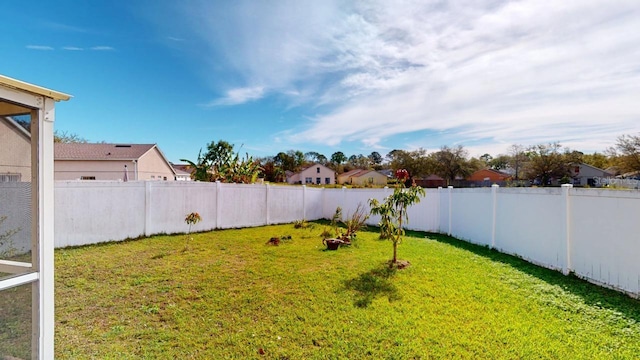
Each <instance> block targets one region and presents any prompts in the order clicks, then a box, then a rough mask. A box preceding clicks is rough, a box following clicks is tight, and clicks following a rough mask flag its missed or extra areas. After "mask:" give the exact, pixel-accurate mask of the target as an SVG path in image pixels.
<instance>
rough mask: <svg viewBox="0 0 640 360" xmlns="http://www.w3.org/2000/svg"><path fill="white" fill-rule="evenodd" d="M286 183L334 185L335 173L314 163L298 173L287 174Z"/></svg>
mask: <svg viewBox="0 0 640 360" xmlns="http://www.w3.org/2000/svg"><path fill="white" fill-rule="evenodd" d="M287 182H288V183H289V184H316V185H321V184H324V185H333V184H335V183H336V172H335V171H333V170H332V169H330V168H328V167H326V166H324V165H322V164H317V163H316V164H313V165H311V166H307V167H305V168H303V169H302V170H301V171H300V172H298V173H290V172H287Z"/></svg>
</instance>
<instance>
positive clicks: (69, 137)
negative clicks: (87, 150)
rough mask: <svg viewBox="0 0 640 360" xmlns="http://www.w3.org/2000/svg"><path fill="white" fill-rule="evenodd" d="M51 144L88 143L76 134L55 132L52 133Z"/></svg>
mask: <svg viewBox="0 0 640 360" xmlns="http://www.w3.org/2000/svg"><path fill="white" fill-rule="evenodd" d="M53 142H55V143H62V144H86V143H88V142H89V141H87V139H85V138H83V137H80V136H79V135H78V134H74V133H70V132H67V131H59V130H55V131H54V132H53Z"/></svg>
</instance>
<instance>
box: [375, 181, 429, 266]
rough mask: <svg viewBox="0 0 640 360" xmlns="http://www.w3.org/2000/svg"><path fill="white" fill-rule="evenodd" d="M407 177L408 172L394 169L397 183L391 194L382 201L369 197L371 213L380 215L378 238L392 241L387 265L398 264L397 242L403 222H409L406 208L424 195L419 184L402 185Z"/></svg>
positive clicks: (400, 237)
mask: <svg viewBox="0 0 640 360" xmlns="http://www.w3.org/2000/svg"><path fill="white" fill-rule="evenodd" d="M408 177H409V173H408V172H407V171H406V170H404V169H400V170H397V171H396V178H397V179H398V184H397V185H396V188H395V189H394V191H393V194H391V195H389V196H387V197H386V198H385V200H384V202H383V203H380V202H379V201H378V200H377V199H370V200H369V206H370V207H371V214H373V215H380V217H381V222H380V238H382V239H391V240H392V242H393V258H392V259H391V261H390V262H389V267H393V266H394V265H397V264H398V244H399V243H400V242H401V241H402V236H403V235H404V228H403V223H405V224H406V223H408V222H409V216H408V215H407V208H408V207H409V206H411V205H413V204H417V203H419V202H420V197H421V196H425V191H424V189H423V188H421V187H419V186H411V187H409V188H408V189H406V188H404V186H403V185H402V184H403V183H404V181H406V180H407V179H408Z"/></svg>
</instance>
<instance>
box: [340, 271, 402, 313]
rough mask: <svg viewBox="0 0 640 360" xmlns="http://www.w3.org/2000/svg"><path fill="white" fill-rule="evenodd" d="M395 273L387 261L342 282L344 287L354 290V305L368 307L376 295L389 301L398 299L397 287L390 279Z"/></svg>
mask: <svg viewBox="0 0 640 360" xmlns="http://www.w3.org/2000/svg"><path fill="white" fill-rule="evenodd" d="M395 273H396V269H395V268H390V267H389V265H388V263H383V264H381V265H379V266H378V267H376V268H374V269H371V270H369V271H367V272H366V273H363V274H360V275H359V276H358V277H356V278H353V279H349V280H347V281H345V282H344V285H345V288H347V289H348V290H353V291H355V292H356V294H357V295H356V300H355V302H354V305H355V306H356V307H359V308H366V307H368V306H369V305H370V304H371V302H372V301H373V300H374V299H375V298H376V297H381V296H386V297H387V298H388V299H389V301H390V302H391V301H394V300H398V299H400V295H399V294H398V288H397V287H396V286H395V285H394V284H393V282H392V281H391V280H392V278H393V276H394V275H395Z"/></svg>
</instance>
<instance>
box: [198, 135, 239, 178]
mask: <svg viewBox="0 0 640 360" xmlns="http://www.w3.org/2000/svg"><path fill="white" fill-rule="evenodd" d="M232 156H233V145H232V144H230V143H228V142H227V141H224V140H220V141H218V142H215V141H212V142H210V143H209V145H207V153H206V154H205V155H204V159H205V160H206V161H207V162H208V163H209V164H210V165H211V168H212V170H213V172H214V173H217V172H219V168H220V167H221V166H223V164H228V163H229V162H230V161H231V158H232Z"/></svg>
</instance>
